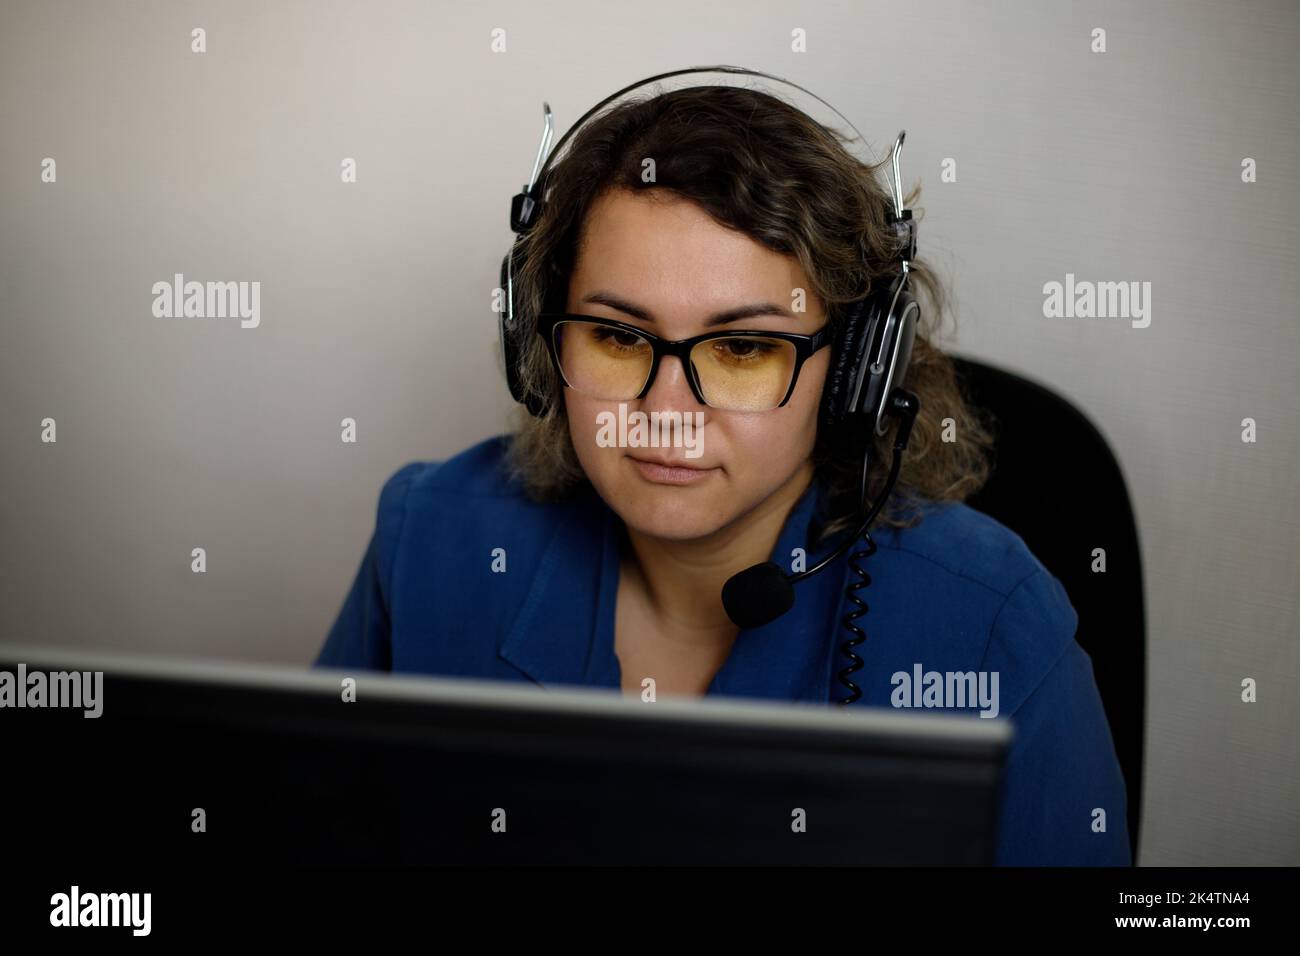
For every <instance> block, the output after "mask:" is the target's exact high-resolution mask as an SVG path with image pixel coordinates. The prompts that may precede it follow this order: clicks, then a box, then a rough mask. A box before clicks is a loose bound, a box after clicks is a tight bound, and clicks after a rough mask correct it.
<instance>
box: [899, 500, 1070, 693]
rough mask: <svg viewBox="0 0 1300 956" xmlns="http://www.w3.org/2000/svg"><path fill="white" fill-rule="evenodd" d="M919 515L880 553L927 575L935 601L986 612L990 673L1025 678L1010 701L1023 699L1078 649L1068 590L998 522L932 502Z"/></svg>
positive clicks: (952, 505) (965, 507) (959, 504)
mask: <svg viewBox="0 0 1300 956" xmlns="http://www.w3.org/2000/svg"><path fill="white" fill-rule="evenodd" d="M919 510H920V511H921V512H922V518H921V520H920V521H919V522H918V523H917V524H916V525H915V526H914V527H910V528H903V529H893V528H891V529H889V532H888V534H886V535H883V539H884V540H881V541H879V542H878V543H879V545H880V547H881V548H886V547H887V548H892V549H893V550H894V552H895V553H896V554H898V555H899V556H905V557H906V559H907V560H909V561H911V562H914V563H916V565H917V566H918V568H924V569H927V570H928V571H929V572H930V575H929V578H930V585H929V586H928V587H929V589H930V590H932V591H933V592H934V593H935V594H945V595H950V594H965V595H967V600H966V602H965V603H964V604H963V606H964V607H966V608H974V607H980V608H983V609H984V612H983V613H984V614H985V615H987V617H986V621H987V623H988V628H987V631H986V632H985V634H986V637H985V640H986V643H985V645H984V651H983V662H984V666H986V667H990V668H993V669H1003V670H1005V671H1007V672H1009V673H1016V674H1018V675H1019V676H1020V678H1022V683H1023V686H1022V687H1021V688H1020V690H1019V691H1012V693H1011V695H1010V696H1012V697H1016V698H1019V697H1023V696H1024V694H1027V693H1028V692H1029V691H1031V690H1032V688H1033V686H1034V685H1036V684H1037V682H1038V681H1039V680H1041V679H1042V677H1043V676H1044V675H1046V674H1047V673H1048V672H1049V671H1050V670H1051V669H1052V668H1053V667H1054V666H1055V665H1056V664H1057V663H1058V662H1059V661H1060V660H1061V659H1062V658H1063V657H1064V656H1065V655H1066V653H1067V652H1068V651H1069V650H1070V649H1071V648H1072V647H1073V646H1074V645H1075V639H1074V636H1075V631H1076V628H1077V626H1078V620H1079V618H1078V614H1077V612H1076V611H1075V608H1074V606H1073V604H1071V602H1070V598H1069V595H1068V594H1067V593H1066V591H1065V588H1064V586H1063V585H1062V584H1061V582H1060V581H1059V580H1058V579H1057V578H1056V576H1055V575H1053V574H1052V572H1051V571H1050V570H1049V569H1048V568H1047V567H1046V566H1045V565H1044V564H1043V563H1042V562H1041V561H1040V560H1039V559H1038V557H1037V556H1036V555H1035V554H1034V553H1033V552H1032V551H1031V550H1030V549H1029V546H1028V545H1027V544H1025V541H1024V539H1023V538H1022V537H1021V536H1020V535H1019V534H1017V533H1016V532H1015V531H1013V530H1011V529H1010V528H1008V527H1007V526H1006V525H1004V524H1002V523H1001V522H1000V521H998V520H997V519H995V518H993V517H991V516H990V515H987V514H985V513H984V512H982V511H979V510H977V509H975V508H973V507H971V506H970V505H967V504H965V503H963V502H955V501H944V502H936V501H932V500H929V501H925V502H922V503H920V509H919ZM935 578H939V579H942V580H943V581H944V582H949V583H947V584H944V583H937V582H936V581H935ZM1003 690H1004V694H1005V693H1006V692H1007V691H1008V690H1010V688H1004V689H1003ZM1008 703H1012V702H1011V701H1008ZM1011 709H1014V707H1012V708H1011Z"/></svg>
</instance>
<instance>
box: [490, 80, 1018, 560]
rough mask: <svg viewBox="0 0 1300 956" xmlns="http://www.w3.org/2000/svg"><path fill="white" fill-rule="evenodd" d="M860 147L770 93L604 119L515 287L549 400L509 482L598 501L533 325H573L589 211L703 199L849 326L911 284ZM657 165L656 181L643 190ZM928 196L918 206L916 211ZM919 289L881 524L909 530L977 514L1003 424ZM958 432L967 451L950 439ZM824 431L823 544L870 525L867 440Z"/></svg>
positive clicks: (569, 157)
mask: <svg viewBox="0 0 1300 956" xmlns="http://www.w3.org/2000/svg"><path fill="white" fill-rule="evenodd" d="M852 141H853V140H852V139H851V138H849V137H848V136H846V135H843V134H841V133H840V132H839V131H838V130H835V129H832V128H829V127H827V126H825V125H823V124H821V123H818V122H817V121H815V120H814V119H812V118H811V117H810V116H808V115H807V114H805V113H804V112H802V111H801V110H799V109H797V108H795V107H794V106H792V105H791V104H789V103H787V102H785V101H784V100H782V99H780V98H778V97H776V96H774V95H772V94H769V93H766V92H762V91H759V90H755V89H745V88H740V87H728V86H697V87H690V88H686V89H681V90H675V91H670V92H661V93H658V94H654V95H642V96H640V97H638V98H633V99H626V100H623V101H621V102H618V103H616V104H614V105H613V106H610V107H607V108H606V110H605V111H604V112H602V113H600V114H598V115H596V116H594V117H592V118H591V119H590V120H589V121H588V122H587V124H586V125H585V126H584V127H583V128H582V129H580V130H578V132H577V133H575V134H574V136H573V137H572V139H571V140H570V143H569V146H568V149H567V152H566V153H565V154H564V156H563V157H562V158H561V159H560V160H559V161H558V162H556V163H555V164H554V165H553V166H552V168H551V170H550V173H549V178H548V181H547V192H546V195H545V196H544V197H543V198H544V200H545V203H546V205H545V207H544V208H543V210H542V213H541V215H540V216H539V217H538V219H537V221H536V223H535V224H534V225H533V227H532V228H531V230H530V231H529V232H528V233H527V234H526V235H525V236H524V237H523V238H522V239H521V240H520V243H521V246H522V252H523V253H524V255H525V256H526V262H525V264H524V266H523V268H521V269H518V270H517V271H516V274H515V275H514V276H513V279H512V281H513V284H514V291H515V309H516V313H517V318H519V317H522V325H521V326H520V330H521V334H522V339H521V341H522V343H523V351H522V357H521V380H522V382H523V385H524V387H525V388H526V389H528V390H529V391H530V392H532V393H534V394H536V395H539V396H543V397H545V398H546V399H547V400H549V403H550V408H549V410H548V412H547V414H546V416H545V417H543V418H533V417H532V416H530V415H529V414H528V413H527V411H526V410H524V409H523V408H522V406H521V407H519V408H518V409H517V410H516V414H517V415H518V418H517V422H516V424H515V425H514V431H513V434H512V440H511V441H510V443H509V452H508V455H507V467H508V469H509V470H510V472H511V474H512V475H513V476H514V477H515V478H516V479H517V480H519V481H520V482H521V483H522V485H523V486H524V488H525V489H526V492H527V494H528V495H529V497H530V498H532V499H533V500H535V501H557V500H560V499H562V498H563V497H565V496H566V495H568V494H569V493H571V492H572V491H573V490H574V489H575V488H578V487H581V486H584V485H585V486H587V487H590V485H589V482H588V479H587V477H586V474H585V473H584V472H583V470H582V466H581V464H580V463H579V461H578V458H577V455H576V453H575V452H574V449H573V445H572V442H571V440H570V437H569V428H568V423H567V421H566V416H565V410H564V402H563V397H562V395H561V389H562V387H563V386H562V383H561V382H560V381H559V380H558V378H557V376H556V375H555V372H554V369H553V368H552V366H551V362H550V359H549V356H548V355H547V352H546V346H545V343H543V342H542V340H541V337H540V336H538V335H537V334H536V333H535V331H534V329H535V326H534V325H532V324H531V323H532V322H533V319H534V317H535V316H537V315H538V314H539V313H541V312H543V311H557V312H563V311H564V309H565V304H566V302H567V299H568V284H569V277H570V276H571V274H572V271H573V266H574V262H575V256H576V253H577V249H578V243H579V240H580V238H581V235H582V226H583V222H584V219H585V216H586V213H587V211H588V210H589V209H590V208H591V206H592V205H593V203H594V202H595V201H596V199H597V198H599V197H600V196H601V195H602V194H603V193H604V192H605V191H607V190H613V189H627V190H634V191H635V190H642V189H660V190H666V191H668V192H671V193H674V194H676V195H677V196H680V197H682V198H685V199H688V200H690V201H691V202H693V203H695V204H696V205H697V206H698V207H699V208H701V209H703V210H704V211H705V212H707V213H708V214H709V215H710V216H711V217H712V218H713V219H714V220H715V221H716V222H718V223H719V224H720V225H722V226H724V227H727V228H730V229H735V230H739V231H740V232H742V233H744V234H746V235H748V236H749V237H750V238H752V239H753V240H754V241H755V242H758V243H760V244H762V245H763V246H765V247H767V248H769V249H772V250H774V251H776V252H779V253H782V254H785V255H789V256H794V257H795V258H796V259H797V260H798V261H799V263H800V265H801V266H802V267H803V270H804V272H805V273H806V274H807V275H808V277H809V279H810V281H811V283H812V286H813V292H814V293H815V294H816V295H817V296H818V298H819V299H820V301H821V302H822V304H823V307H824V308H825V310H826V314H827V319H828V321H830V322H831V323H832V324H833V325H836V326H838V324H839V323H841V322H843V320H844V314H845V312H846V309H847V306H848V304H849V303H851V302H853V301H854V300H856V299H857V298H859V297H860V296H862V295H865V294H869V293H870V291H871V290H872V289H873V288H874V287H875V286H876V284H877V283H887V282H889V281H890V279H891V278H892V277H893V276H894V275H895V274H896V273H897V269H898V265H897V260H896V258H895V249H896V246H895V239H894V234H893V232H892V230H891V229H890V227H889V225H888V223H887V220H886V214H887V213H888V212H890V211H892V209H893V199H892V195H891V193H890V191H889V189H888V187H887V186H885V185H882V184H881V183H880V182H878V181H877V179H876V173H877V171H878V170H880V169H881V168H882V167H883V166H885V165H886V163H887V162H889V156H888V155H887V156H886V157H885V159H883V160H881V161H880V162H879V163H877V164H875V165H869V164H866V163H863V162H862V161H861V160H859V159H858V158H856V157H855V156H854V155H853V154H852V153H851V152H850V151H849V150H848V149H846V148H845V145H844V144H845V143H850V142H852ZM647 157H653V159H654V163H655V177H654V181H653V182H650V183H646V182H644V181H643V179H642V169H643V167H642V162H643V160H644V159H645V158H647ZM919 194H920V186H919V184H918V185H917V186H916V187H914V189H913V190H912V192H911V193H910V194H909V195H908V196H907V200H906V205H908V206H911V205H912V203H913V202H914V201H915V199H916V198H917V197H918V196H919ZM910 269H911V279H910V286H911V291H912V294H913V295H914V296H916V298H917V299H918V301H919V303H920V306H921V321H920V322H919V323H918V328H917V334H916V341H915V343H914V345H913V349H912V357H911V363H910V365H909V366H908V370H907V376H906V379H905V384H906V387H907V388H908V390H910V391H912V392H915V393H916V395H917V396H918V397H919V398H920V400H921V410H920V414H919V416H918V417H917V420H916V424H915V426H914V428H913V430H912V437H911V441H910V443H909V445H908V450H907V452H906V453H905V454H904V456H903V463H902V468H901V471H900V473H899V479H898V485H897V487H896V488H895V492H894V494H893V495H892V496H891V497H890V500H889V502H888V503H887V504H886V505H885V507H884V508H883V509H882V510H881V512H880V514H879V516H878V517H877V524H886V525H890V526H894V527H909V526H911V525H913V524H915V523H916V522H917V521H918V520H919V519H920V515H919V512H918V510H917V508H916V507H915V506H916V505H917V504H918V503H919V501H918V499H930V500H939V501H942V500H955V501H962V500H965V499H966V498H967V497H968V496H969V495H971V494H973V493H974V492H976V491H978V490H979V488H981V487H982V486H983V484H984V482H985V481H986V480H987V477H988V474H989V470H990V461H991V449H992V434H991V431H990V425H989V423H988V422H986V420H984V418H983V417H982V416H981V415H980V414H979V412H978V411H977V410H975V409H974V408H972V407H971V406H970V405H969V404H968V403H967V401H966V400H965V398H964V396H963V395H962V392H961V389H960V386H959V383H958V381H957V378H956V371H955V368H954V366H953V363H952V360H951V359H950V358H949V357H948V356H947V355H946V354H945V353H944V352H942V351H941V350H940V349H939V348H938V347H937V345H935V340H936V338H937V337H938V336H939V334H940V330H941V325H942V322H943V319H944V317H945V315H946V314H947V309H948V299H947V295H946V293H945V290H944V288H943V286H942V284H941V283H940V281H939V279H938V278H937V276H936V275H935V274H934V273H933V272H932V271H931V270H930V268H929V267H928V266H927V265H926V262H925V260H924V259H923V258H918V259H916V260H913V261H912V262H911V264H910ZM944 419H952V422H953V425H954V426H955V434H956V440H955V441H947V442H945V441H943V440H941V430H942V428H943V423H944ZM896 427H897V426H893V427H891V428H890V430H889V433H888V434H887V435H885V436H883V437H878V436H876V435H875V434H874V429H867V430H866V431H869V432H871V435H870V440H871V442H872V444H873V445H874V449H875V450H874V454H873V455H872V464H871V468H870V470H869V472H868V477H867V493H868V496H869V498H870V500H871V501H875V500H876V499H877V497H878V496H879V494H880V492H881V491H882V490H883V486H884V483H885V481H886V478H887V475H888V472H889V464H890V459H891V456H892V442H893V433H894V430H895V428H896ZM861 431H862V430H861V429H860V430H859V434H857V435H856V436H855V435H852V434H847V433H845V432H844V431H843V430H842V429H827V428H824V427H819V429H818V435H817V439H816V442H815V445H814V449H813V455H812V458H813V463H814V468H815V478H814V480H816V481H821V482H822V483H823V486H824V488H825V489H826V491H828V492H829V499H828V500H829V508H828V510H827V511H826V512H824V513H823V515H822V517H821V518H820V519H819V522H818V527H819V530H818V532H817V533H816V534H815V537H816V538H817V541H818V542H821V541H825V540H826V539H827V538H828V537H829V536H830V535H832V534H834V533H836V532H837V531H839V530H841V529H844V528H849V527H852V526H853V525H854V524H856V516H857V515H858V514H859V512H860V502H859V495H860V487H861V480H862V455H863V452H864V451H865V447H864V445H865V441H866V440H867V439H866V436H864V435H862V434H861Z"/></svg>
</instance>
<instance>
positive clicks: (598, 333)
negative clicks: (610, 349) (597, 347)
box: [593, 329, 641, 349]
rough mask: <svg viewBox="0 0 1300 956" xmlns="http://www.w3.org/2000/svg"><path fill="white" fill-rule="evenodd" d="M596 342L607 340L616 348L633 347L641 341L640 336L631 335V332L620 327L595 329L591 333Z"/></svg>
mask: <svg viewBox="0 0 1300 956" xmlns="http://www.w3.org/2000/svg"><path fill="white" fill-rule="evenodd" d="M593 334H594V335H595V337H596V341H598V342H608V343H612V344H613V345H615V346H617V347H618V348H624V349H627V348H635V347H636V345H637V344H638V343H639V342H640V341H641V336H639V335H633V334H632V333H631V332H624V331H623V330H622V329H596V330H595V332H594V333H593Z"/></svg>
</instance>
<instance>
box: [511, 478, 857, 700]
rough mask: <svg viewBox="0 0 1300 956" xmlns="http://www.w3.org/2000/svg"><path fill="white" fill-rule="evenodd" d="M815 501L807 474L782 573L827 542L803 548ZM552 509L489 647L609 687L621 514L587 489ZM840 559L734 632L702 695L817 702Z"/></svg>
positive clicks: (779, 546) (822, 690)
mask: <svg viewBox="0 0 1300 956" xmlns="http://www.w3.org/2000/svg"><path fill="white" fill-rule="evenodd" d="M823 503H824V496H823V493H822V489H821V487H820V485H819V484H818V483H817V482H816V481H814V482H813V483H812V484H811V485H809V487H808V488H807V489H806V490H805V492H804V494H803V495H802V496H801V497H800V498H799V500H798V501H797V502H796V503H795V506H794V507H793V508H792V509H791V511H790V515H789V516H788V517H787V519H786V522H785V524H784V526H783V527H782V529H781V533H780V535H779V536H778V538H777V542H776V545H775V546H774V547H773V549H772V553H771V554H770V555H769V558H768V559H769V560H770V561H773V562H774V563H776V564H778V565H780V566H781V567H782V568H783V569H785V570H786V571H789V570H791V563H792V561H793V560H794V555H795V549H796V548H803V549H805V550H806V551H807V554H806V557H805V559H804V565H803V566H805V567H811V566H812V565H813V564H814V563H816V561H818V560H820V559H821V558H822V557H823V556H824V555H825V554H826V553H828V552H829V551H830V550H831V549H832V548H833V547H834V542H832V543H831V544H830V545H827V546H824V547H821V548H818V549H815V550H813V549H809V548H808V544H807V542H808V536H809V533H810V531H811V528H812V525H813V522H814V520H815V519H816V518H818V517H820V515H821V508H822V506H823ZM554 514H555V517H554V519H553V522H552V525H551V529H550V532H549V533H550V540H549V542H548V544H547V546H546V548H545V551H544V552H543V554H542V557H541V560H540V562H539V564H538V566H537V569H536V573H535V574H534V576H533V579H532V583H531V585H530V587H529V591H528V594H527V597H526V598H525V599H524V603H523V605H522V607H521V608H520V611H519V613H518V615H517V616H516V618H515V620H514V623H513V624H512V625H511V626H510V629H509V631H508V633H507V634H506V637H505V639H504V640H503V641H502V643H501V646H500V648H499V650H498V653H499V655H500V656H501V657H502V658H504V659H505V660H507V661H509V662H510V663H511V664H512V665H513V666H514V667H516V668H518V669H519V670H520V671H522V672H523V673H524V674H525V675H527V676H528V677H529V678H531V679H532V680H534V681H536V682H538V683H540V684H542V685H549V684H580V685H589V686H593V685H594V686H598V687H607V688H615V689H617V688H618V687H619V683H620V680H619V668H618V659H617V656H616V655H615V653H614V634H613V618H614V614H613V610H614V608H613V605H614V601H615V599H616V596H617V593H618V574H619V540H620V533H621V531H622V528H621V519H620V518H619V517H618V516H617V514H615V513H614V511H613V510H612V509H611V508H610V507H609V506H608V505H607V504H605V502H604V501H603V500H602V499H601V498H600V496H599V495H597V494H596V493H595V492H594V490H591V489H587V490H585V491H584V492H583V493H582V494H579V495H576V496H575V497H574V498H572V499H570V500H569V501H566V502H564V503H563V504H561V505H559V506H558V507H557V508H556V509H555V512H554ZM592 556H597V557H598V559H599V560H596V561H593V560H591V557H592ZM844 567H845V565H844V559H843V557H841V558H840V559H838V560H837V561H836V562H835V563H834V564H833V565H832V566H831V567H829V568H826V569H825V570H823V571H822V572H821V573H820V574H817V575H815V576H813V577H812V578H809V579H807V580H805V581H802V582H800V583H799V584H796V585H795V604H794V607H793V608H792V609H791V610H790V611H789V612H787V613H786V614H785V615H783V616H781V617H779V618H777V619H776V620H775V621H772V622H769V623H768V624H765V625H764V626H762V627H758V628H749V629H744V630H741V631H740V633H739V634H738V635H737V637H736V642H735V644H734V645H733V647H732V650H731V653H730V656H729V657H728V659H727V661H726V662H725V663H724V664H723V666H722V668H721V669H720V670H719V671H718V673H717V675H716V677H715V678H714V681H713V684H712V685H711V686H710V688H709V693H710V694H712V693H722V694H727V695H731V696H743V697H756V698H778V699H783V700H807V701H819V702H826V700H827V698H828V694H829V687H830V665H831V656H830V655H831V651H832V650H833V642H832V639H831V638H832V635H834V634H835V632H836V627H837V624H838V612H839V607H840V603H841V602H840V600H839V599H838V598H839V597H840V596H842V594H843V587H844ZM606 622H608V625H607V624H606Z"/></svg>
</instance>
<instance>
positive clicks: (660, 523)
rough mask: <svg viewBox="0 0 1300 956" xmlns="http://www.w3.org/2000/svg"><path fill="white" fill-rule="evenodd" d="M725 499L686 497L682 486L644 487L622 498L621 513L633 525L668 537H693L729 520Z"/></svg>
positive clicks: (681, 538)
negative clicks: (674, 487)
mask: <svg viewBox="0 0 1300 956" xmlns="http://www.w3.org/2000/svg"><path fill="white" fill-rule="evenodd" d="M724 509H725V505H724V504H723V503H722V502H719V501H715V500H712V499H709V500H705V499H704V498H699V499H697V500H689V501H688V500H685V496H683V495H682V494H681V489H670V490H666V491H642V492H641V493H640V495H639V496H638V497H636V498H631V497H630V496H629V497H627V498H623V499H622V500H621V501H619V507H618V509H617V510H618V511H619V517H621V518H622V519H623V523H624V524H625V525H627V526H628V527H629V528H632V529H634V530H635V531H638V532H639V533H641V534H644V535H647V536H649V537H653V538H661V539H663V540H665V541H690V540H692V539H694V538H703V537H705V536H707V535H710V534H712V533H713V532H715V531H717V530H718V529H719V528H721V527H722V526H723V525H724V524H725V523H726V518H727V513H726V512H725V510H724Z"/></svg>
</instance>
